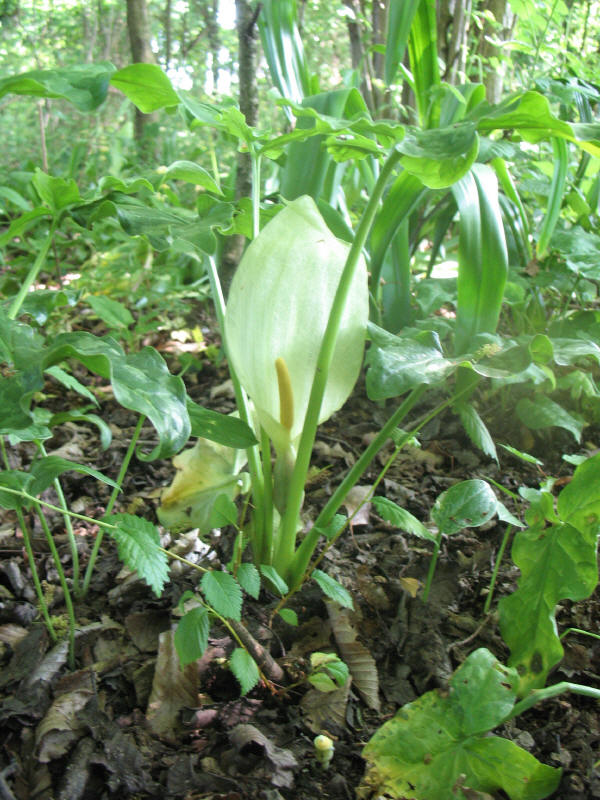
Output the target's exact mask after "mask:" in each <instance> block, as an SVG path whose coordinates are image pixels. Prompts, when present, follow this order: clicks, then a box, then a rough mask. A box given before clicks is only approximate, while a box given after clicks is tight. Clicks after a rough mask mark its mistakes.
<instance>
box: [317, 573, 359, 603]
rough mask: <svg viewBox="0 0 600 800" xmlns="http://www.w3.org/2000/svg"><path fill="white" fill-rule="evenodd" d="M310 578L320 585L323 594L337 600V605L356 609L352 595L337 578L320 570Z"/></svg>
mask: <svg viewBox="0 0 600 800" xmlns="http://www.w3.org/2000/svg"><path fill="white" fill-rule="evenodd" d="M310 577H311V578H313V579H314V580H315V581H316V582H317V583H318V584H319V588H320V589H321V591H322V592H323V594H324V595H325V596H326V597H328V598H329V599H330V600H335V602H336V603H339V604H340V605H341V606H343V607H344V608H354V601H353V600H352V595H351V594H350V592H349V591H348V590H347V589H346V588H344V587H343V586H342V584H341V583H340V582H339V581H336V580H335V578H332V577H331V576H330V575H328V574H327V573H326V572H323V571H322V570H320V569H315V570H313V571H312V574H311V576H310Z"/></svg>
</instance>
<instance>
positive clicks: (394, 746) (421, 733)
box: [363, 648, 561, 800]
mask: <svg viewBox="0 0 600 800" xmlns="http://www.w3.org/2000/svg"><path fill="white" fill-rule="evenodd" d="M515 682H516V673H515V671H514V670H511V669H508V668H507V667H505V666H503V665H502V664H500V662H498V661H497V660H496V659H495V658H494V656H492V654H491V653H490V652H489V651H488V650H485V649H483V648H482V649H480V650H476V651H475V652H474V653H471V655H470V656H468V658H467V659H466V661H465V662H464V664H463V665H462V666H461V667H459V668H458V669H457V670H456V672H455V673H454V675H453V677H452V678H451V680H450V687H449V691H448V692H442V691H441V690H435V691H432V692H428V693H427V694H425V695H423V696H422V697H420V698H419V699H418V700H415V701H414V702H413V703H409V704H407V705H405V706H403V708H401V709H400V711H398V713H397V714H396V716H395V717H393V719H391V720H389V721H388V722H386V723H385V724H384V725H383V726H382V727H381V728H379V730H378V731H377V732H376V733H375V735H374V736H373V737H372V739H371V740H370V741H369V743H368V744H367V746H366V747H365V748H364V750H363V757H364V758H365V759H366V760H367V762H368V770H367V774H366V776H365V779H364V781H363V784H364V785H365V786H366V787H369V790H370V792H372V794H373V795H374V796H375V795H376V796H383V795H387V796H391V797H410V798H412V800H432V799H433V798H435V800H456V798H457V797H458V796H459V795H458V794H457V791H458V792H460V794H461V795H462V796H463V797H466V796H467V795H468V796H470V795H471V794H473V796H474V793H475V792H477V793H478V792H488V793H491V792H496V791H497V790H503V791H504V792H505V793H506V794H507V795H508V797H509V798H511V800H542V798H544V797H547V796H548V795H549V794H550V793H551V792H552V791H554V789H556V787H557V786H558V783H559V781H560V776H561V771H560V770H557V769H553V768H551V767H547V766H545V765H543V764H540V763H539V762H538V761H537V760H536V759H535V758H534V757H533V756H532V755H530V754H529V753H527V752H526V751H525V750H522V749H521V748H520V747H518V746H517V745H516V744H515V743H514V742H511V741H508V740H507V739H501V738H500V737H497V736H490V735H488V732H489V731H491V730H492V729H493V728H495V727H497V726H498V725H499V724H500V723H501V722H502V721H503V720H504V719H505V718H506V717H507V716H508V715H509V714H510V711H511V710H512V708H513V705H514V702H515V691H514V688H513V686H514V684H515ZM507 764H510V769H507V768H506V765H507ZM462 789H464V790H465V792H462V791H461V790H462Z"/></svg>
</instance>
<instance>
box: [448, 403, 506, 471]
mask: <svg viewBox="0 0 600 800" xmlns="http://www.w3.org/2000/svg"><path fill="white" fill-rule="evenodd" d="M455 408H456V410H457V411H458V416H459V417H460V421H461V422H462V424H463V427H464V429H465V431H466V432H467V436H468V437H469V439H470V440H471V441H472V442H473V444H474V445H475V446H476V447H478V448H479V449H480V450H482V451H483V452H484V453H485V454H486V456H489V457H490V458H493V459H494V461H496V462H497V461H498V454H497V453H496V445H495V444H494V440H493V439H492V437H491V436H490V432H489V431H488V429H487V427H486V426H485V423H484V422H483V420H482V419H481V417H480V416H479V414H478V413H477V411H476V410H475V409H474V408H473V406H472V405H471V404H470V403H456V405H455Z"/></svg>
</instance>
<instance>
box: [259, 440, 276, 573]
mask: <svg viewBox="0 0 600 800" xmlns="http://www.w3.org/2000/svg"><path fill="white" fill-rule="evenodd" d="M260 449H261V455H262V469H263V476H264V504H265V505H264V508H265V528H264V538H263V543H262V550H261V553H260V556H259V558H260V563H261V564H271V562H272V560H273V475H272V470H271V440H270V439H269V436H268V434H267V432H266V431H265V429H264V428H263V427H262V426H261V429H260Z"/></svg>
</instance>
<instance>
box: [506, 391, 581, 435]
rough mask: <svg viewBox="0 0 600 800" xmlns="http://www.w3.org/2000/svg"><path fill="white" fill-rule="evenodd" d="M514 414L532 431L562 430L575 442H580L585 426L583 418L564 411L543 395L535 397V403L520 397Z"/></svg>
mask: <svg viewBox="0 0 600 800" xmlns="http://www.w3.org/2000/svg"><path fill="white" fill-rule="evenodd" d="M516 412H517V416H518V417H519V419H520V420H521V422H522V423H523V424H524V425H526V426H527V427H528V428H530V429H531V430H532V431H537V430H540V429H542V428H553V427H556V428H564V429H565V430H567V431H569V432H570V433H572V434H573V437H574V438H575V440H576V441H577V442H580V441H581V433H582V431H583V427H584V425H585V421H584V420H583V418H582V417H580V416H579V415H578V414H573V413H571V412H569V411H566V409H564V408H563V407H562V406H559V405H558V403H555V402H554V401H553V400H550V398H549V397H546V396H545V395H537V396H536V398H535V401H534V400H530V399H529V398H528V397H522V398H521V399H520V400H519V402H518V403H517V406H516Z"/></svg>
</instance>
